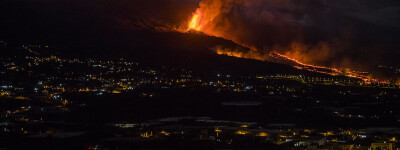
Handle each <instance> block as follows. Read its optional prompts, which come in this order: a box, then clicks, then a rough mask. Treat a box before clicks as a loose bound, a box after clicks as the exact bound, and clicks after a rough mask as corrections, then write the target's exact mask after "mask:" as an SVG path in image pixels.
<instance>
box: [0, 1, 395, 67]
mask: <svg viewBox="0 0 400 150" xmlns="http://www.w3.org/2000/svg"><path fill="white" fill-rule="evenodd" d="M204 1H205V2H207V1H209V0H204ZM217 1H218V2H220V3H221V4H222V5H223V6H224V7H223V8H224V9H223V11H221V13H220V14H219V16H217V19H216V20H214V21H215V24H214V25H213V26H212V27H210V28H209V31H210V33H211V32H218V36H221V37H223V38H226V39H229V40H234V41H237V42H240V43H243V44H246V45H249V46H252V47H255V48H257V49H258V50H260V51H270V50H271V49H274V50H279V51H282V52H284V53H287V54H293V55H299V56H298V57H300V59H302V60H303V61H306V62H310V63H315V64H324V65H335V66H340V65H353V66H357V65H362V66H365V64H370V65H376V64H382V63H388V64H400V63H399V61H398V60H399V59H398V58H399V56H400V52H399V48H400V34H399V33H400V1H398V0H379V1H378V0H334V1H333V0H214V1H212V2H217ZM199 2H200V0H1V1H0V13H1V14H0V20H1V23H0V33H1V35H0V38H3V39H7V38H12V39H37V40H41V39H52V40H60V41H62V40H70V39H94V40H93V41H101V40H104V39H109V40H111V41H113V40H114V41H117V40H119V39H118V38H119V37H118V34H116V33H125V31H126V32H127V33H128V32H129V33H130V32H131V31H133V32H132V33H134V32H135V31H143V30H145V31H146V30H151V31H165V30H168V29H171V28H179V27H181V26H182V25H185V23H186V22H187V21H188V19H190V17H191V15H192V13H193V12H194V11H195V10H196V8H197V7H198V6H199V5H198V4H199ZM92 44H95V42H92Z"/></svg>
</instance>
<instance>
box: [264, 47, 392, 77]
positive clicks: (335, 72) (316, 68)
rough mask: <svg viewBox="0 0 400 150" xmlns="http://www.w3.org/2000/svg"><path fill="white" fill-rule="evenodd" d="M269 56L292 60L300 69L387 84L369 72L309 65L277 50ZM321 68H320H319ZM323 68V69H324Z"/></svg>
mask: <svg viewBox="0 0 400 150" xmlns="http://www.w3.org/2000/svg"><path fill="white" fill-rule="evenodd" d="M270 56H271V57H273V58H277V59H279V58H283V59H286V60H289V61H292V62H294V63H295V64H297V65H294V66H293V67H295V68H297V69H302V70H307V71H312V72H318V73H322V74H329V75H333V76H336V75H343V76H347V77H351V78H357V79H361V80H363V81H364V82H365V83H382V84H389V82H388V81H380V80H378V79H371V78H369V77H368V76H367V75H366V74H369V72H359V71H352V72H344V71H342V70H341V69H339V68H332V67H324V66H317V65H310V64H305V63H302V62H300V61H298V60H296V59H294V58H290V57H288V56H286V55H283V54H280V53H278V52H271V53H270ZM321 69H322V70H321ZM324 70H325V71H324Z"/></svg>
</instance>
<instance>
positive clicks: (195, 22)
mask: <svg viewBox="0 0 400 150" xmlns="http://www.w3.org/2000/svg"><path fill="white" fill-rule="evenodd" d="M191 29H193V30H196V31H200V27H199V15H194V16H193V17H192V21H190V23H189V29H188V31H189V30H191Z"/></svg>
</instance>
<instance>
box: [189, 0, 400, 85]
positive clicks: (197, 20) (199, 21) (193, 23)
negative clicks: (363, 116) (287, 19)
mask: <svg viewBox="0 0 400 150" xmlns="http://www.w3.org/2000/svg"><path fill="white" fill-rule="evenodd" d="M207 3H210V2H209V1H206V2H205V1H202V2H201V3H200V6H201V7H200V8H198V9H197V10H196V13H194V14H193V16H192V17H191V20H190V21H188V22H189V23H188V28H187V30H186V32H188V31H190V30H195V31H199V32H202V33H204V34H207V35H210V36H216V37H220V38H224V39H227V40H232V41H234V42H235V43H237V44H238V45H241V46H243V47H247V48H248V50H246V51H243V50H232V49H222V48H215V49H214V50H213V51H215V52H216V53H217V54H219V55H227V56H232V57H238V58H246V59H255V60H260V61H269V62H275V63H281V64H287V65H291V66H292V67H294V68H297V69H300V70H306V71H310V72H317V73H322V74H328V75H332V76H347V77H351V78H357V79H361V80H362V81H364V82H365V83H367V84H370V83H382V84H390V83H389V81H386V80H379V79H374V78H372V77H371V74H370V73H369V72H362V71H354V70H350V69H348V68H334V67H327V66H319V65H313V64H308V63H304V62H301V61H299V60H297V59H295V58H291V57H289V56H288V55H284V54H283V52H278V51H276V50H268V51H262V50H259V49H257V48H255V47H252V46H247V45H248V44H243V43H240V42H238V41H236V40H235V39H232V38H231V37H226V36H228V35H225V34H223V32H219V31H215V26H216V25H215V20H216V18H217V17H221V16H218V15H216V14H207V13H210V12H212V13H216V11H215V10H212V9H209V8H208V9H205V8H207V7H206V6H205V5H207ZM219 5H222V4H219ZM219 5H217V6H213V7H223V6H219ZM213 9H215V8H213ZM204 10H205V11H204ZM203 11H204V12H203ZM217 13H218V12H217ZM219 19H221V18H219ZM210 28H213V29H210ZM218 28H219V29H221V28H223V27H221V26H219V27H218ZM289 52H290V50H289ZM395 84H397V83H395Z"/></svg>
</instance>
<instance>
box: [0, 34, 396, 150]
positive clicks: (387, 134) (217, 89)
mask: <svg viewBox="0 0 400 150" xmlns="http://www.w3.org/2000/svg"><path fill="white" fill-rule="evenodd" d="M0 45H1V46H7V42H6V41H0ZM9 49H10V48H9ZM12 49H13V50H15V51H18V55H2V56H0V63H1V66H0V103H1V106H0V107H1V112H0V115H1V116H0V129H1V131H0V132H1V135H2V138H1V140H2V141H8V142H5V143H3V144H0V149H2V148H3V147H4V148H10V149H13V148H24V145H18V144H15V141H18V140H21V139H23V140H26V141H27V142H26V143H28V144H27V145H35V144H34V143H35V142H37V141H41V140H42V141H53V142H52V144H54V145H57V144H59V143H63V142H65V141H74V142H73V143H74V144H71V145H68V146H70V147H69V148H77V149H137V148H147V149H156V148H160V147H163V148H172V149H174V148H184V147H185V145H195V146H198V147H199V149H212V148H219V149H235V148H239V149H240V148H242V149H243V148H249V147H250V148H262V149H307V150H336V149H338V150H356V149H357V150H395V149H400V145H399V144H400V143H399V139H400V128H398V127H399V125H400V115H399V114H400V111H399V109H398V106H399V104H400V87H399V86H398V85H391V84H380V83H366V82H364V81H363V80H360V79H357V78H349V77H341V76H326V75H321V76H318V75H315V74H311V75H310V74H301V73H299V74H249V75H246V76H235V75H232V74H226V73H225V74H224V73H217V74H213V75H211V76H212V77H211V78H202V77H200V76H198V75H196V74H194V73H193V72H192V71H190V70H189V69H177V68H172V67H169V66H161V67H152V66H148V65H145V64H142V63H141V62H140V61H138V60H135V59H132V58H131V57H127V58H110V59H109V60H105V59H96V58H92V59H82V58H67V57H61V56H57V55H56V54H42V51H43V50H46V49H47V51H49V50H48V49H52V47H49V46H47V45H45V44H44V45H39V44H21V45H18V47H13V48H12ZM50 52H51V50H50ZM46 53H47V52H46ZM380 67H381V68H391V69H393V67H387V66H380ZM395 70H396V69H395ZM171 93H172V94H171ZM119 99H122V100H121V101H120V100H119ZM161 99H163V100H161ZM155 101H159V102H160V103H157V104H154V103H155ZM178 102H179V103H178ZM180 102H183V103H184V104H181V103H180ZM200 102H201V103H204V104H202V105H196V104H197V103H200ZM139 103H140V104H142V105H139ZM192 104H193V105H192ZM114 105H115V106H114ZM175 105H179V107H178V106H175ZM194 105H196V106H194ZM119 106H129V107H128V108H121V109H132V110H135V111H133V114H125V113H123V111H122V110H121V111H119ZM130 106H132V107H130ZM182 107H183V108H182ZM185 107H186V108H185ZM103 108H105V109H103ZM169 109H174V111H176V112H175V113H174V111H172V112H170V111H168V110H169ZM181 109H182V110H181ZM153 110H158V111H159V112H158V113H157V114H156V115H153V114H152V115H146V114H147V113H151V112H154V111H153ZM164 111H165V112H168V113H163V112H164ZM179 115H180V116H179ZM93 116H102V119H98V118H96V117H93ZM133 118H139V119H133ZM260 118H261V119H260ZM304 122H308V123H309V124H307V123H304ZM332 122H334V123H332ZM338 122H340V123H338ZM82 139H85V140H82Z"/></svg>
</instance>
